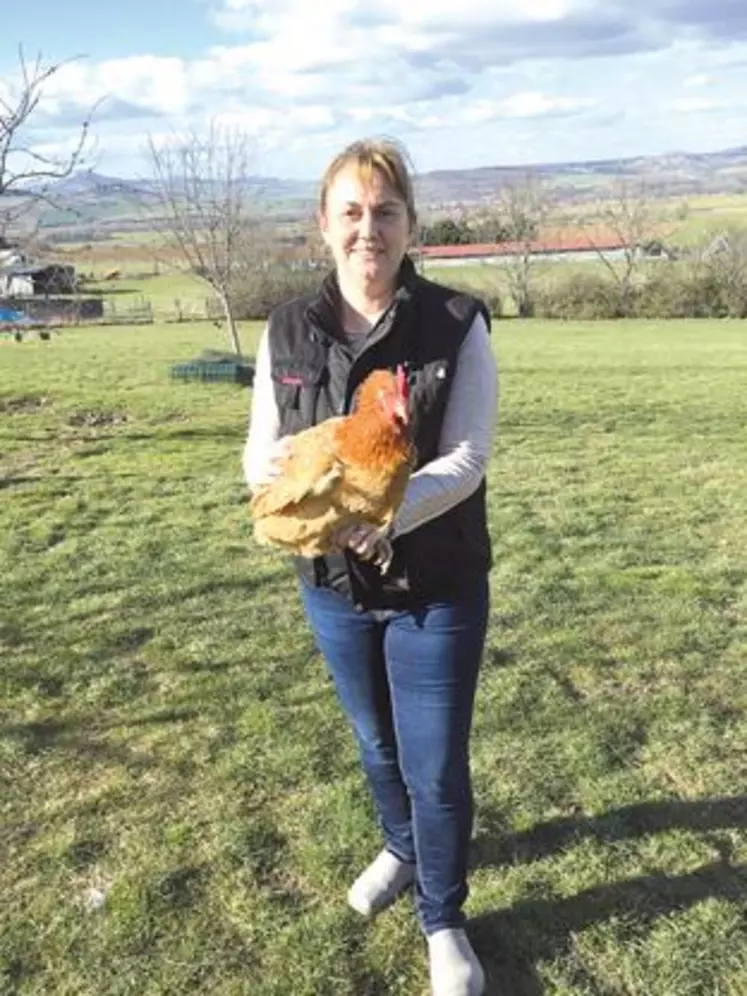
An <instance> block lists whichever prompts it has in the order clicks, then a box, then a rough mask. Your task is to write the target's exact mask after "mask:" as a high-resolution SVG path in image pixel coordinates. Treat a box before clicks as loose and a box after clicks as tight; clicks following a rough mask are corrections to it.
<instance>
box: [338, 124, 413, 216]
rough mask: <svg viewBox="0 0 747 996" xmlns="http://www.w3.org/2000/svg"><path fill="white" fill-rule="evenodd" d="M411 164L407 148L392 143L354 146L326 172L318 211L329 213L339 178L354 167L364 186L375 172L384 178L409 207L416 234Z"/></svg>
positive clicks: (370, 141) (379, 141) (368, 140)
mask: <svg viewBox="0 0 747 996" xmlns="http://www.w3.org/2000/svg"><path fill="white" fill-rule="evenodd" d="M408 163H409V156H408V155H407V152H406V150H405V148H404V146H403V145H401V144H400V143H399V142H395V141H394V140H392V139H373V138H364V139H360V140H359V141H357V142H352V143H351V144H350V145H348V146H347V148H345V149H343V150H342V152H340V153H338V155H336V156H335V158H334V159H333V160H332V162H331V163H330V164H329V166H327V168H326V170H325V171H324V176H323V177H322V185H321V190H320V192H319V210H320V211H321V213H322V214H324V212H325V211H326V209H327V194H328V193H329V188H330V187H331V186H332V184H333V183H334V181H335V179H336V178H337V175H338V174H339V173H341V172H342V171H343V170H344V169H347V167H348V166H352V167H353V168H354V169H355V170H356V172H357V174H358V177H359V179H360V180H361V182H362V183H370V182H371V178H372V176H373V174H374V173H376V172H378V173H380V174H381V175H382V176H383V178H384V179H385V180H386V182H387V183H388V184H389V186H390V187H391V188H392V189H393V190H395V191H396V192H397V194H398V195H399V196H400V197H401V198H402V200H403V201H404V202H405V204H406V205H407V215H408V217H409V219H410V228H411V229H412V230H413V231H414V230H415V228H416V226H417V212H416V210H415V194H414V192H413V186H412V179H411V177H410V170H409V168H408Z"/></svg>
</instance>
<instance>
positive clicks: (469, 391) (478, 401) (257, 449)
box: [243, 314, 498, 536]
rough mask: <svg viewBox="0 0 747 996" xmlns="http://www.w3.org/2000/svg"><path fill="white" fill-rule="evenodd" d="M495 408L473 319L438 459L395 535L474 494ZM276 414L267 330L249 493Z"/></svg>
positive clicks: (488, 351)
mask: <svg viewBox="0 0 747 996" xmlns="http://www.w3.org/2000/svg"><path fill="white" fill-rule="evenodd" d="M497 406H498V367H497V363H496V359H495V355H494V353H493V349H492V347H491V343H490V335H489V333H488V329H487V326H486V324H485V319H484V318H483V317H482V315H479V314H478V315H477V316H476V317H475V319H474V321H473V323H472V325H471V327H470V329H469V331H468V333H467V335H466V336H465V337H464V341H463V342H462V345H461V348H460V350H459V354H458V357H457V364H456V369H455V370H454V376H453V379H452V382H451V390H450V392H449V399H448V402H447V404H446V410H445V412H444V420H443V424H442V427H441V437H440V439H439V443H438V454H437V456H436V457H435V458H434V459H433V460H431V461H429V462H428V463H426V464H424V465H423V466H422V467H421V468H420V469H419V470H417V471H415V472H414V473H413V475H412V476H411V478H410V481H409V484H408V486H407V491H406V493H405V498H404V501H403V502H402V505H401V506H400V509H399V512H398V513H397V517H396V518H395V520H394V524H393V534H394V535H395V536H397V535H400V536H401V535H402V534H404V533H409V532H412V530H413V529H417V528H418V526H422V525H423V524H424V523H425V522H429V521H430V520H431V519H435V518H437V517H438V516H439V515H443V514H444V512H447V511H448V510H449V509H450V508H453V507H454V506H455V505H458V504H460V502H463V501H464V500H465V499H466V498H469V496H470V495H471V494H472V493H473V492H475V491H476V490H477V488H478V487H479V486H480V482H481V481H482V479H483V477H484V476H485V469H486V466H487V462H488V459H489V457H490V451H491V447H492V443H493V434H494V432H495V426H496V420H497ZM279 437H280V413H279V411H278V408H277V404H276V401H275V392H274V389H273V386H272V378H271V376H270V348H269V341H268V333H267V329H265V331H264V332H263V334H262V336H261V338H260V342H259V347H258V349H257V358H256V369H255V374H254V394H253V397H252V406H251V417H250V422H249V433H248V436H247V440H246V445H245V447H244V454H243V467H244V477H245V478H246V482H247V484H248V485H249V487H250V488H252V489H253V488H254V487H256V486H257V484H258V483H260V482H261V481H263V480H265V479H266V477H267V467H268V465H269V463H270V462H271V460H272V456H273V452H274V447H275V443H276V442H277V440H278V438H279Z"/></svg>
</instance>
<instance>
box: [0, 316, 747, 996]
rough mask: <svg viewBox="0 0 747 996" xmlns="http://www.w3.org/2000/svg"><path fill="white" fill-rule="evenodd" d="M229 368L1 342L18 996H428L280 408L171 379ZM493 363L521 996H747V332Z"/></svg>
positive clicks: (510, 976)
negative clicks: (262, 495)
mask: <svg viewBox="0 0 747 996" xmlns="http://www.w3.org/2000/svg"><path fill="white" fill-rule="evenodd" d="M256 334H257V328H256V327H254V328H252V329H248V330H247V336H248V339H249V341H251V340H252V339H254V338H255V337H256ZM214 336H215V331H214V330H213V329H212V328H211V327H210V326H208V325H204V326H199V325H195V326H191V327H184V326H172V327H160V328H159V327H158V326H154V327H153V328H144V329H132V330H128V329H117V330H98V329H97V330H93V329H92V330H85V331H84V330H81V331H78V332H69V333H64V334H63V335H61V336H59V337H57V338H55V339H54V340H53V341H52V342H50V343H37V342H28V343H23V344H16V343H12V342H0V368H1V369H2V379H1V380H0V475H2V476H1V477H0V484H1V485H2V502H1V503H0V559H1V561H2V570H1V572H0V586H2V589H1V590H0V605H1V606H2V617H1V622H0V660H2V668H3V672H2V712H1V713H0V724H1V727H0V734H1V738H0V771H2V775H3V785H2V790H1V791H0V826H2V831H0V833H1V836H0V846H1V847H2V851H3V860H2V861H0V893H1V894H2V896H3V903H2V905H1V906H0V966H1V968H0V992H2V993H23V994H35V996H40V994H48V993H55V994H68V993H69V994H76V996H77V994H88V993H91V994H93V993H96V994H97V996H98V994H104V993H105V994H107V996H113V994H124V993H138V994H145V993H147V994H166V993H169V994H172V993H182V992H186V991H188V990H190V989H194V990H195V991H200V992H206V993H207V992H209V993H220V994H244V993H247V994H249V993H251V994H252V996H281V994H282V996H287V994H289V993H293V994H294V996H312V994H314V996H316V994H320V993H324V994H325V996H328V994H329V996H343V994H345V996H353V994H355V996H366V994H367V996H384V994H394V996H405V994H407V996H411V994H413V993H421V992H424V991H425V988H426V974H425V958H424V951H423V947H422V943H421V941H420V939H419V935H418V931H417V926H416V924H415V922H414V918H413V913H412V907H411V903H410V900H409V899H405V900H403V901H402V902H401V903H399V904H397V906H396V907H395V908H394V909H393V910H391V911H390V912H389V913H388V914H387V915H386V916H384V917H382V918H380V919H379V920H378V921H377V922H376V923H374V924H372V925H367V924H364V923H361V922H359V921H358V919H357V918H356V917H355V915H353V914H352V913H349V912H348V911H347V910H346V908H345V904H344V892H345V888H346V884H347V882H348V880H349V878H350V876H351V875H352V874H354V872H355V871H356V870H357V869H358V868H359V866H360V865H361V864H362V863H363V862H365V861H366V860H367V859H368V857H369V856H370V855H371V854H372V853H373V852H374V850H375V849H376V847H377V846H378V837H377V834H376V831H375V828H374V826H373V824H372V822H371V810H370V805H369V802H368V799H367V795H366V792H365V789H364V786H363V783H362V780H361V776H360V773H359V770H358V766H357V763H356V759H355V752H354V750H353V747H352V744H351V742H350V738H349V736H348V734H347V731H346V729H345V726H344V723H343V722H342V720H341V717H340V714H339V710H338V707H337V704H336V701H335V698H334V695H333V693H332V690H331V688H330V685H329V683H328V682H327V681H326V680H325V678H324V674H323V669H322V666H321V664H320V662H319V660H318V658H317V656H316V655H315V653H314V650H313V646H312V643H311V640H310V638H309V635H308V632H307V631H306V629H305V627H304V625H303V621H302V617H301V613H300V611H299V607H298V604H297V601H296V598H295V595H294V591H293V588H294V586H293V581H292V577H291V575H290V573H289V571H288V568H287V566H286V565H285V563H284V561H283V560H282V559H281V558H279V557H277V556H275V555H274V554H272V553H270V552H267V551H259V550H257V549H256V548H255V547H254V546H253V545H252V542H251V535H250V534H251V529H250V523H249V522H248V517H247V510H246V506H245V505H244V504H243V501H242V499H243V494H244V491H243V488H242V485H241V479H240V472H239V455H240V450H241V445H242V438H243V433H244V427H245V416H246V409H247V404H248V396H247V394H246V392H242V391H240V390H239V389H233V388H230V387H228V386H222V385H210V386H202V387H190V386H187V385H184V384H181V383H175V382H170V381H169V379H168V374H167V370H168V364H169V363H170V362H171V361H172V360H176V359H183V358H186V357H188V356H190V355H193V354H194V353H195V352H196V351H197V350H198V349H199V348H201V347H202V346H204V345H216V342H215V341H214ZM495 340H496V345H497V347H498V349H499V352H500V357H501V370H502V392H503V397H502V414H501V429H500V433H499V436H498V438H497V441H496V447H495V453H494V458H493V461H492V464H491V468H490V505H491V528H492V530H493V535H494V539H495V546H496V565H495V569H494V572H493V591H494V604H493V615H492V623H491V628H490V635H489V645H488V651H487V657H486V663H485V669H484V674H483V680H482V684H481V690H480V695H479V702H478V709H477V716H476V723H475V737H474V768H475V782H476V794H477V800H478V822H477V826H476V831H475V843H474V874H473V879H472V885H473V888H472V895H471V899H470V902H469V912H470V914H471V915H472V916H473V917H474V918H475V921H474V937H475V940H476V943H477V945H478V947H479V950H480V952H481V954H482V955H483V957H484V959H485V961H486V963H487V965H488V968H489V972H490V978H491V984H490V985H491V988H490V989H489V992H490V993H499V992H500V993H513V994H519V996H538V994H540V993H547V994H553V996H590V994H595V996H596V994H604V996H611V994H620V996H622V994H625V996H696V994H697V996H700V994H702V996H713V994H715V993H719V994H721V996H724V994H729V996H737V994H739V993H743V992H745V991H747V956H746V955H745V951H747V945H746V944H745V941H746V940H747V938H746V937H745V933H746V932H745V920H744V910H745V906H746V904H747V870H746V868H747V800H746V799H745V796H744V786H745V784H746V783H747V755H746V754H745V750H744V744H745V742H747V720H745V715H746V712H745V707H747V678H745V671H744V660H745V654H746V653H747V554H746V553H745V550H747V543H746V540H747V527H746V526H745V523H746V522H747V487H745V484H746V483H747V482H746V480H745V476H746V475H745V463H744V448H745V428H744V400H743V389H744V383H745V375H746V374H747V369H746V368H747V336H746V335H745V331H744V326H743V325H741V324H728V323H725V324H722V325H718V324H706V323H671V324H663V325H654V324H649V325H627V324H623V323H620V324H615V325H602V324H600V325H594V324H588V325H583V326H581V325H579V326H573V325H568V326H564V325H560V324H556V325H544V324H541V323H527V324H524V323H514V322H507V323H505V324H500V323H499V324H497V326H496V334H495ZM218 344H219V345H220V343H218ZM92 889H94V890H99V892H98V893H97V892H92V891H91V890H92ZM97 896H104V897H105V899H104V901H103V906H102V907H101V908H99V909H95V908H93V907H95V905H96V901H97V900H96V897H97Z"/></svg>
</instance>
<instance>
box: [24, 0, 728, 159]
mask: <svg viewBox="0 0 747 996" xmlns="http://www.w3.org/2000/svg"><path fill="white" fill-rule="evenodd" d="M215 3H216V4H217V5H216V6H214V8H213V10H212V13H211V14H210V20H211V25H210V26H209V30H206V47H205V50H204V51H203V53H202V54H201V55H200V56H199V57H197V58H182V57H179V56H177V55H174V56H172V57H165V56H155V55H149V54H147V53H142V54H134V55H132V56H130V57H129V58H121V59H112V60H105V61H99V62H96V61H95V60H93V61H81V62H75V63H72V64H70V65H68V66H66V67H65V68H64V69H63V70H61V72H60V73H59V74H58V75H57V76H56V77H53V78H52V80H50V86H49V88H48V91H47V95H48V98H49V99H48V102H47V104H46V105H45V109H44V112H45V113H44V117H43V119H40V121H39V122H38V123H39V124H42V125H46V126H47V130H46V131H44V132H43V134H41V139H43V140H44V141H47V142H49V141H57V139H58V137H62V136H61V130H64V128H65V127H66V126H67V127H69V126H72V125H73V124H74V123H75V121H76V120H80V117H81V115H82V114H83V113H84V112H85V110H86V109H87V108H88V107H90V106H91V105H92V103H93V102H94V101H95V100H97V99H98V98H100V97H105V96H106V97H108V98H109V100H108V101H107V102H106V103H105V104H104V105H103V106H102V108H101V110H100V112H99V115H98V120H99V125H98V132H99V135H100V142H99V144H100V147H101V149H102V150H103V151H106V150H107V149H112V150H116V151H117V158H121V155H122V150H123V149H125V148H126V147H128V143H129V147H130V148H132V149H133V150H134V149H136V148H137V147H139V146H141V145H142V142H143V139H144V137H145V134H146V132H149V131H151V132H152V131H154V130H155V132H156V133H158V134H161V133H163V134H166V133H168V132H169V129H176V130H177V131H178V130H183V129H184V128H185V127H194V128H197V129H199V128H201V127H202V126H204V124H205V123H206V122H207V121H208V119H210V118H214V117H217V118H218V120H219V121H221V122H222V123H225V124H230V125H235V126H237V127H241V128H244V129H246V130H247V131H248V132H249V133H250V134H252V135H255V136H256V137H257V140H258V143H259V144H260V146H261V147H262V148H265V149H269V148H272V149H276V150H279V151H278V152H277V153H276V154H275V155H274V157H273V158H272V159H268V160H267V163H266V168H267V169H270V170H272V171H273V172H276V173H287V174H288V175H299V174H301V175H304V174H305V175H313V173H315V172H318V170H319V169H320V168H321V166H322V164H323V161H324V158H325V157H326V156H327V155H328V154H330V153H332V152H334V151H335V149H336V148H337V147H339V144H340V143H341V142H345V141H349V140H350V139H352V138H354V137H357V136H359V135H360V134H361V133H364V132H367V133H381V132H387V133H389V134H396V135H397V136H399V137H401V138H403V139H405V141H407V142H408V144H411V146H412V151H413V153H414V158H415V159H416V162H417V163H418V165H419V166H421V167H422V168H435V167H437V166H449V165H469V164H476V165H479V164H487V163H495V162H526V161H548V160H552V159H557V158H573V157H574V154H573V149H574V148H575V149H576V154H575V157H577V158H586V157H598V156H602V155H606V154H608V153H609V154H620V152H621V151H622V152H624V151H625V149H627V150H628V151H629V152H630V153H631V154H636V153H644V152H647V151H666V149H667V147H677V148H685V147H692V145H693V141H696V140H697V141H699V142H700V143H701V145H705V146H708V145H709V143H712V142H715V141H716V136H717V135H718V136H719V140H724V138H725V136H728V135H732V134H733V135H734V136H735V138H736V140H737V141H742V139H741V138H739V137H738V136H739V134H740V131H739V115H740V108H741V107H742V103H743V102H742V101H741V98H739V93H741V92H747V44H741V45H740V44H738V43H736V42H733V41H732V38H731V37H730V36H729V32H728V31H727V25H726V23H725V14H724V10H725V8H724V5H723V4H718V3H713V4H711V6H710V7H708V8H706V7H705V6H703V5H702V4H698V3H696V2H695V0H684V2H682V3H677V4H675V3H672V2H671V0H628V3H627V4H622V3H621V2H603V0H522V2H521V3H517V2H516V0H459V2H456V3H455V2H454V0H409V2H407V3H402V2H401V0H379V2H378V3H377V4H376V5H375V6H373V5H371V3H370V0H367V2H366V3H364V2H363V0H328V2H327V3H325V5H324V8H323V9H322V8H321V7H318V6H316V5H312V4H311V3H309V2H308V0H215ZM206 9H207V8H206ZM729 9H730V10H732V15H731V16H732V17H733V18H735V19H736V21H735V24H736V27H735V29H734V32H733V35H734V37H740V34H739V31H738V30H737V27H739V25H741V24H742V21H744V24H745V27H746V28H747V14H745V15H742V14H741V13H740V11H741V7H740V8H739V10H737V5H731V6H730V8H729ZM745 10H746V11H747V6H746V7H745ZM736 22H738V24H737V23H736ZM216 26H218V28H216ZM741 36H742V37H744V33H742V35H741ZM706 94H707V97H706ZM713 111H719V122H718V126H717V125H716V124H715V123H714V122H712V121H711V120H710V118H709V114H710V113H712V112H713ZM730 114H731V115H732V117H729V115H730ZM688 115H690V116H691V120H689V121H688V120H687V117H688ZM159 118H160V119H162V120H159ZM717 127H718V131H717V130H716V128H717ZM735 144H736V142H735ZM284 149H285V150H288V155H287V156H285V157H284V156H283V155H282V154H281V152H282V150H284ZM133 155H134V152H133Z"/></svg>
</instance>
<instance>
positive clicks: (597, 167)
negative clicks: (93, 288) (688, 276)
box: [41, 146, 747, 237]
mask: <svg viewBox="0 0 747 996" xmlns="http://www.w3.org/2000/svg"><path fill="white" fill-rule="evenodd" d="M527 172H531V173H534V174H538V175H540V176H542V177H543V178H544V180H545V181H546V183H547V184H548V186H549V187H550V188H551V190H552V191H553V193H554V196H555V198H556V199H557V200H558V201H582V200H588V199H590V198H592V197H603V196H604V195H605V193H606V192H609V191H610V190H611V186H612V184H613V183H614V181H615V180H618V179H620V178H624V177H628V178H641V179H645V180H646V182H647V183H648V184H649V186H650V188H651V191H652V193H654V194H660V195H668V196H681V197H687V196H693V195H695V194H704V193H709V194H717V193H744V192H747V146H740V147H738V148H733V149H726V150H724V151H721V152H706V153H689V152H671V153H668V154H666V155H660V156H631V157H628V158H618V159H589V160H582V161H578V162H557V163H549V164H538V165H533V164H527V165H524V166H483V167H478V168H475V169H443V170H433V171H431V172H427V173H422V174H420V175H419V176H418V177H416V191H417V199H418V203H419V206H420V207H421V210H422V211H423V213H428V212H429V211H436V212H437V211H439V210H444V209H447V208H449V207H453V206H455V205H464V206H469V205H475V204H479V203H481V202H485V201H487V200H490V199H492V198H494V197H495V196H496V194H497V193H498V192H499V191H500V189H501V187H502V186H504V185H505V184H507V183H510V182H511V181H512V180H515V179H517V178H520V177H522V176H524V175H525V174H526V173H527ZM317 186H318V184H317V181H307V180H292V179H285V178H282V177H266V176H250V177H248V179H247V182H246V191H247V196H248V197H249V198H250V199H251V200H252V201H253V202H254V203H255V204H256V205H257V206H258V207H260V208H262V209H264V211H265V212H266V213H267V215H269V216H270V217H271V218H273V219H275V220H277V221H282V222H293V221H296V220H298V219H300V218H302V217H305V218H308V217H309V216H310V213H311V212H312V211H313V210H314V207H315V203H316V196H317ZM45 189H46V191H47V192H48V193H49V194H50V196H51V198H52V200H53V201H54V203H55V204H56V205H59V207H58V208H57V210H54V209H52V208H49V209H43V210H42V212H41V213H42V225H43V227H45V228H47V229H56V228H69V227H70V226H71V225H72V226H80V225H81V224H84V225H86V226H89V227H90V226H92V225H94V226H97V227H99V228H100V234H101V235H102V236H104V237H105V231H106V230H107V229H117V230H128V229H135V228H142V227H144V226H147V225H148V224H149V222H148V221H147V219H144V218H143V215H142V212H141V211H140V210H139V208H138V204H139V205H142V203H143V200H145V199H148V198H149V197H152V196H153V194H154V185H153V182H152V181H149V180H147V179H139V178H124V177H117V176H107V175H105V174H103V173H96V172H94V171H92V170H87V171H79V172H76V173H74V174H73V175H72V176H69V177H67V178H65V179H63V180H59V181H57V182H56V183H54V184H52V185H51V186H47V187H46V188H45ZM88 237H91V236H90V235H89V236H88Z"/></svg>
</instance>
